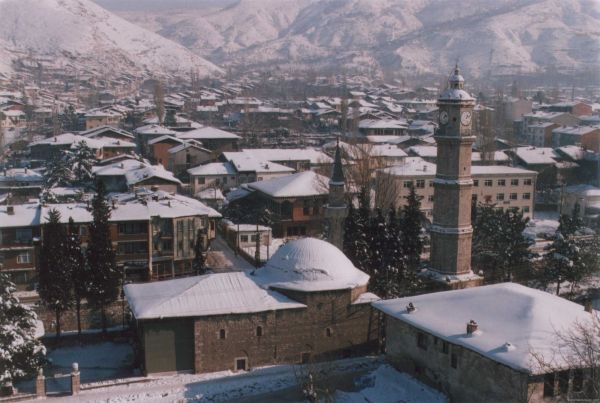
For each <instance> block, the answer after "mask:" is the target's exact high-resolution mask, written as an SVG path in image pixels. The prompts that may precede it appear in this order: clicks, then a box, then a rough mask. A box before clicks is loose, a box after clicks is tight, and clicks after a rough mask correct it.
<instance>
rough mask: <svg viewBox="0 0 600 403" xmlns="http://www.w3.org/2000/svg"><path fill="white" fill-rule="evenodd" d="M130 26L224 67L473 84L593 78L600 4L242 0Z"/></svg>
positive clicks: (580, 0)
mask: <svg viewBox="0 0 600 403" xmlns="http://www.w3.org/2000/svg"><path fill="white" fill-rule="evenodd" d="M140 4H141V5H140V7H139V8H138V10H136V11H127V12H123V13H122V14H121V15H123V16H124V17H125V18H127V19H129V20H130V21H133V22H135V23H137V24H140V25H143V26H146V27H148V28H149V29H152V30H154V31H155V32H157V33H159V34H160V35H163V36H165V37H167V38H169V39H172V40H174V41H177V42H179V43H180V44H182V45H184V46H186V47H188V48H189V49H191V50H193V51H194V52H195V53H197V54H199V55H202V56H204V57H207V58H208V59H210V60H212V61H214V62H216V63H220V64H221V63H223V64H234V65H235V64H237V65H244V66H246V67H251V68H252V67H257V68H260V67H272V66H274V65H279V66H281V67H298V66H302V65H311V66H313V67H314V66H329V67H332V66H333V67H340V66H344V67H347V68H362V69H375V70H378V71H384V70H388V71H390V70H394V71H395V70H403V71H405V72H407V73H416V74H418V73H427V72H436V73H439V72H440V67H439V66H444V67H443V68H442V69H446V68H447V66H450V65H452V64H454V62H455V61H456V60H457V59H460V62H461V65H462V66H463V67H465V68H466V70H467V71H469V74H473V75H479V76H481V75H484V74H487V73H489V72H492V73H493V74H504V73H511V72H512V73H515V72H535V71H544V70H547V69H550V70H552V69H557V70H570V69H574V70H587V71H589V70H593V69H597V68H598V65H599V60H598V55H599V54H600V2H598V1H595V0H569V1H564V0H502V1H487V0H463V1H460V2H457V1H455V0H239V1H237V2H235V3H234V4H230V5H228V6H227V7H224V8H222V9H214V8H200V7H199V8H196V9H193V8H185V9H181V10H178V9H177V7H174V8H171V9H169V10H168V11H165V10H161V11H160V12H156V13H153V12H152V11H147V10H143V9H142V8H143V2H142V3H140Z"/></svg>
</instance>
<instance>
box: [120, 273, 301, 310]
mask: <svg viewBox="0 0 600 403" xmlns="http://www.w3.org/2000/svg"><path fill="white" fill-rule="evenodd" d="M249 276H250V275H249V274H247V273H244V272H231V273H212V274H206V275H203V276H197V277H186V278H180V279H175V280H167V281H160V282H155V283H145V284H127V285H126V286H125V296H126V298H127V301H128V303H129V306H130V308H131V310H132V312H133V314H134V316H135V317H136V319H160V318H175V317H194V316H210V315H227V314H240V313H254V312H264V311H271V310H276V309H293V308H305V307H306V305H304V304H301V303H298V302H295V301H293V300H291V299H289V298H287V297H285V296H284V295H281V294H279V293H277V292H276V291H271V290H265V289H264V288H261V287H260V286H259V285H258V284H256V283H255V282H254V281H253V280H252V279H251V278H250V277H249Z"/></svg>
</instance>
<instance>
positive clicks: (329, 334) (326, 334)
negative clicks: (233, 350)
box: [219, 326, 333, 340]
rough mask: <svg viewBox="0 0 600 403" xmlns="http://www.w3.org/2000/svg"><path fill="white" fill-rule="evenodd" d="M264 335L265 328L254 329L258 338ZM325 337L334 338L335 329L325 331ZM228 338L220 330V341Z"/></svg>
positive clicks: (224, 331) (257, 327)
mask: <svg viewBox="0 0 600 403" xmlns="http://www.w3.org/2000/svg"><path fill="white" fill-rule="evenodd" d="M263 334H264V331H263V327H262V326H256V329H254V335H255V336H256V337H261V336H262V335H263ZM325 336H327V337H332V336H333V329H331V328H330V327H328V328H326V329H325ZM226 338H227V330H225V329H220V330H219V339H220V340H225V339H226Z"/></svg>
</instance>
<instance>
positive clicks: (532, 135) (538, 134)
mask: <svg viewBox="0 0 600 403" xmlns="http://www.w3.org/2000/svg"><path fill="white" fill-rule="evenodd" d="M557 127H560V125H558V124H556V123H552V122H541V123H533V124H531V125H529V126H527V127H526V128H525V139H526V141H527V144H529V145H532V146H535V147H551V146H552V130H554V129H556V128H557Z"/></svg>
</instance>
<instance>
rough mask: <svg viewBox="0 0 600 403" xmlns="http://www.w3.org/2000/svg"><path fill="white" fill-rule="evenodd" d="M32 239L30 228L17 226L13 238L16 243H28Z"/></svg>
mask: <svg viewBox="0 0 600 403" xmlns="http://www.w3.org/2000/svg"><path fill="white" fill-rule="evenodd" d="M32 239H33V231H32V230H31V228H17V231H16V236H15V240H16V241H17V243H30V242H31V240H32Z"/></svg>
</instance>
